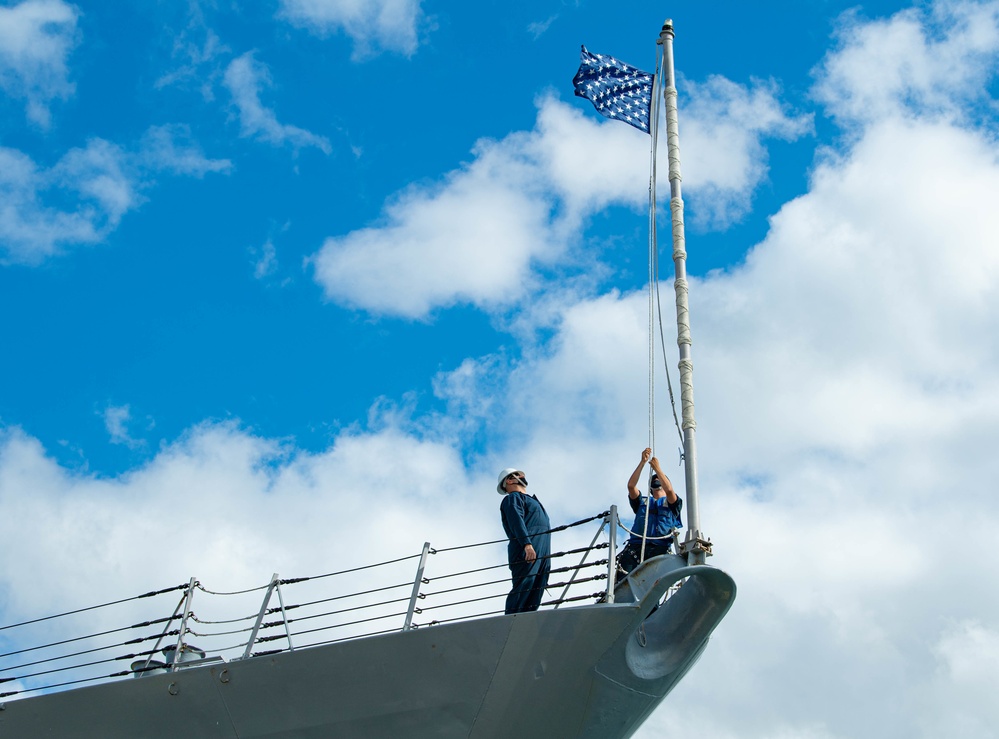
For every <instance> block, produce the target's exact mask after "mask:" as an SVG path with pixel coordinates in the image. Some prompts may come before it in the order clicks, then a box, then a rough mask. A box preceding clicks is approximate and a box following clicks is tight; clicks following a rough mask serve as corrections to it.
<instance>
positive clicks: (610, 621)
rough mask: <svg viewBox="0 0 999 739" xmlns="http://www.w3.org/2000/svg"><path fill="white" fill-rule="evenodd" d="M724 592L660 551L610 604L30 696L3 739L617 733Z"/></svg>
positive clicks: (711, 619)
mask: <svg viewBox="0 0 999 739" xmlns="http://www.w3.org/2000/svg"><path fill="white" fill-rule="evenodd" d="M683 578H688V579H687V580H686V581H685V582H684V584H683V586H682V587H681V588H680V589H679V590H677V591H676V592H675V593H674V594H673V595H671V597H670V598H669V599H668V600H667V601H666V602H665V603H663V604H662V605H659V606H658V607H657V604H659V602H660V600H661V598H662V597H663V595H664V594H666V592H667V591H668V589H669V588H670V586H671V585H673V584H674V583H675V582H677V581H679V580H681V579H683ZM734 596H735V584H734V583H733V581H732V580H731V578H730V577H729V576H728V575H727V574H725V573H724V572H722V571H721V570H716V569H714V568H712V567H707V566H697V567H687V566H684V564H683V561H682V560H681V559H680V558H678V557H672V556H667V557H658V558H656V559H653V560H650V561H648V562H646V563H644V564H643V565H642V566H641V567H640V568H639V569H638V570H636V571H635V572H634V573H632V576H631V577H630V578H628V579H627V580H625V581H624V582H623V583H621V584H620V586H619V588H618V590H617V592H616V598H617V600H618V602H615V603H613V604H596V605H591V606H581V607H575V608H565V609H559V610H542V611H538V612H535V613H526V614H517V615H512V616H497V617H492V618H483V619H478V620H472V621H464V622H457V623H451V624H445V625H440V626H432V627H425V628H421V629H417V630H412V631H406V632H396V633H392V634H385V635H380V636H372V637H367V638H361V639H355V640H352V641H345V642H341V643H337V644H330V645H325V646H318V647H312V648H308V649H301V650H297V651H294V652H282V653H279V654H273V655H267V656H260V657H253V658H250V659H245V660H235V661H232V662H229V663H224V664H223V663H216V664H214V665H204V666H199V667H190V668H185V669H181V670H178V671H177V672H174V673H169V674H161V675H149V676H145V677H142V678H140V679H126V680H119V681H117V682H110V683H104V684H100V685H95V686H91V687H87V688H80V689H77V690H70V691H66V692H62V693H53V694H49V695H43V696H38V697H34V698H26V699H23V700H18V701H13V702H10V703H7V704H6V705H5V706H4V707H3V710H0V736H2V737H4V738H5V739H6V738H8V737H16V738H20V737H24V738H25V739H28V738H30V739H38V738H40V737H60V738H65V737H95V738H97V737H99V738H100V739H106V738H107V737H117V736H134V737H244V738H245V737H273V738H278V737H282V738H283V737H288V738H290V737H296V738H297V739H307V738H310V739H311V738H312V737H331V736H332V737H365V738H375V739H377V738H380V737H392V739H412V738H416V739H422V738H424V737H426V738H428V739H429V738H430V737H477V738H478V737H482V738H485V737H508V736H518V737H546V738H550V737H593V738H597V737H599V738H600V739H608V738H611V737H627V736H631V734H633V733H634V731H635V730H636V729H637V728H638V726H639V725H640V724H641V723H642V721H643V720H644V719H645V718H646V717H647V716H648V714H649V713H651V711H652V710H653V709H654V708H655V707H656V706H657V705H658V704H659V703H660V702H661V701H662V699H663V698H664V697H665V696H666V694H667V693H669V691H670V690H671V689H672V688H673V686H675V685H676V683H677V682H678V681H679V680H680V679H681V678H682V677H683V675H684V674H686V672H687V671H688V670H689V669H690V668H691V666H692V665H693V664H694V662H695V661H696V660H697V658H698V657H699V656H700V654H701V652H702V651H703V649H704V647H705V646H706V644H707V640H708V637H709V635H710V634H711V632H712V631H713V630H714V628H715V626H717V624H718V623H719V621H720V620H721V619H722V617H723V616H724V615H725V613H726V612H727V611H728V609H729V607H730V606H731V603H732V600H733V598H734Z"/></svg>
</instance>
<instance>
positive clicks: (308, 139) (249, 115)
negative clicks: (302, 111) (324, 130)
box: [224, 52, 332, 154]
mask: <svg viewBox="0 0 999 739" xmlns="http://www.w3.org/2000/svg"><path fill="white" fill-rule="evenodd" d="M224 83H225V86H226V88H227V89H228V90H229V93H230V94H231V95H232V98H233V103H234V104H235V105H236V108H237V109H238V110H239V123H240V129H241V133H240V135H242V136H248V137H254V138H257V139H260V140H261V141H266V142H267V143H269V144H273V145H275V146H282V145H284V144H290V145H291V146H292V147H294V148H295V149H300V148H303V147H308V146H314V147H316V148H317V149H319V150H320V151H322V152H323V153H324V154H329V153H330V152H331V151H332V147H330V142H329V140H328V139H327V138H325V137H324V136H317V135H316V134H314V133H310V132H309V131H306V130H305V129H303V128H298V127H297V126H291V125H288V124H284V123H281V122H279V121H278V119H277V116H276V115H275V113H274V111H273V110H271V109H270V108H267V107H265V106H264V104H263V103H262V102H261V101H260V91H261V88H263V87H267V86H269V85H270V84H271V80H270V72H269V71H268V69H267V66H266V65H265V64H262V63H261V62H258V61H257V60H256V59H254V58H253V52H247V53H245V54H243V55H242V56H240V57H237V58H236V59H233V60H232V61H231V62H230V63H229V66H228V67H227V68H226V71H225V78H224Z"/></svg>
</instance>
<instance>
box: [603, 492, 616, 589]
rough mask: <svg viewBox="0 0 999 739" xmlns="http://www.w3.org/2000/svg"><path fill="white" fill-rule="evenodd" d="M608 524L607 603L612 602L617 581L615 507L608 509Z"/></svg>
mask: <svg viewBox="0 0 999 739" xmlns="http://www.w3.org/2000/svg"><path fill="white" fill-rule="evenodd" d="M607 521H608V523H610V552H609V553H608V555H607V598H606V601H607V602H608V603H613V602H614V585H615V584H616V582H615V581H616V579H617V506H616V505H612V506H611V507H610V514H609V515H608V516H607Z"/></svg>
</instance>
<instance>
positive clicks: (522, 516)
mask: <svg viewBox="0 0 999 739" xmlns="http://www.w3.org/2000/svg"><path fill="white" fill-rule="evenodd" d="M496 492H497V493H499V494H500V495H503V496H504V498H503V502H502V503H500V516H501V517H502V519H503V530H504V531H505V532H506V535H507V538H508V539H509V540H510V543H509V544H508V545H507V560H508V561H509V563H510V573H511V577H512V579H513V588H512V589H511V590H510V594H509V595H507V597H506V613H523V612H525V611H536V610H538V606H540V605H541V597H542V595H543V594H544V590H545V588H546V587H548V574H549V572H550V570H551V562H550V560H549V554H550V553H551V533H550V530H551V522H550V521H549V520H548V513H547V512H546V511H545V507H544V506H543V505H541V501H539V500H538V498H537V496H535V495H528V494H527V475H525V474H524V472H523V471H522V470H519V469H517V468H516V467H507V468H506V469H505V470H503V471H502V472H500V474H499V478H498V479H497V481H496Z"/></svg>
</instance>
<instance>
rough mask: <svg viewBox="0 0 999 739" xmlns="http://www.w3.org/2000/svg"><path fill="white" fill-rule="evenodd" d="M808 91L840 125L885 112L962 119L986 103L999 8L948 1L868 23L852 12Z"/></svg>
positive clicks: (998, 33) (998, 42)
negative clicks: (812, 89)
mask: <svg viewBox="0 0 999 739" xmlns="http://www.w3.org/2000/svg"><path fill="white" fill-rule="evenodd" d="M837 36H838V41H839V48H837V49H835V50H833V51H831V52H830V53H829V55H828V56H827V58H826V59H825V60H824V61H823V63H822V64H821V65H820V66H819V68H818V70H817V74H818V80H817V84H816V87H815V94H816V96H817V97H818V99H819V100H820V101H822V102H823V103H825V104H826V106H827V108H828V111H829V114H830V115H832V116H833V117H835V118H837V119H838V120H840V121H841V122H842V123H844V124H864V123H867V122H871V121H878V120H881V119H883V118H886V117H890V116H898V115H920V116H964V115H965V114H966V113H967V112H968V109H969V108H968V106H969V104H974V103H980V102H983V101H986V100H988V92H987V82H988V80H989V79H991V78H992V77H993V76H994V73H995V72H994V70H995V59H996V53H997V51H999V6H997V4H996V3H994V2H967V1H953V2H951V1H948V2H936V3H933V4H931V5H929V6H926V7H918V8H912V9H909V10H905V11H902V12H900V13H896V14H895V15H893V16H891V17H890V18H887V19H881V20H874V21H871V20H867V19H864V18H862V17H861V16H860V15H859V14H858V13H857V12H855V11H851V12H849V13H847V14H845V15H844V16H843V17H842V18H841V22H840V24H839V26H838V32H837Z"/></svg>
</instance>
